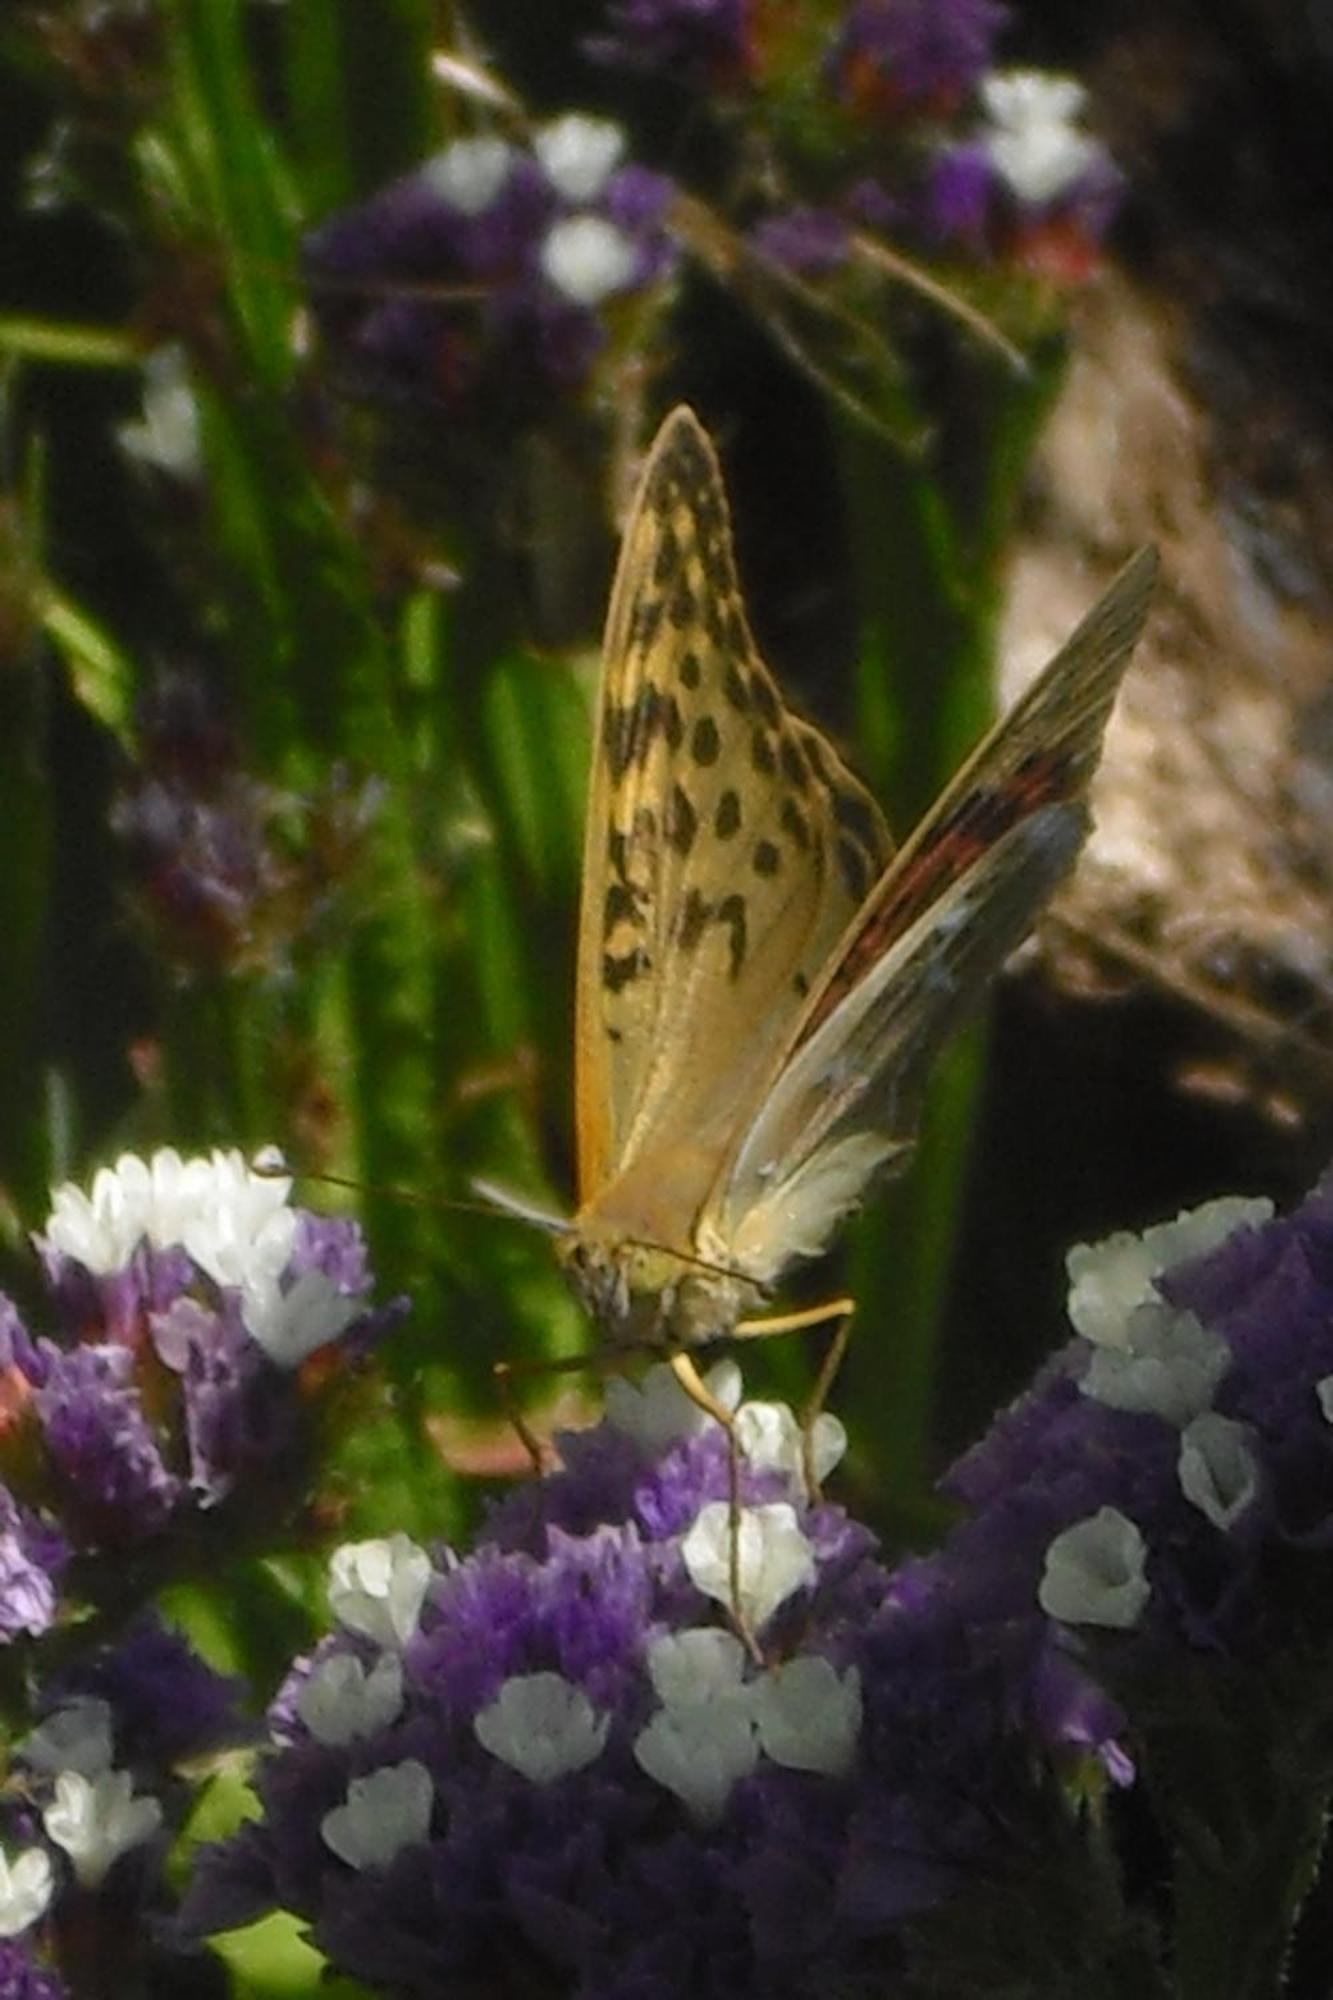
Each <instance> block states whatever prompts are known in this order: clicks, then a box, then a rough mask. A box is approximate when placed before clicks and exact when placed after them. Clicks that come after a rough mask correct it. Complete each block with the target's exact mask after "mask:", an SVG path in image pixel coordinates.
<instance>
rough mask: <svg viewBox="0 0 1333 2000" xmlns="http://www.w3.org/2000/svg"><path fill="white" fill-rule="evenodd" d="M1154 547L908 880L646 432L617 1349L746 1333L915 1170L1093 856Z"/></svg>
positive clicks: (596, 1147) (1079, 639)
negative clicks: (1042, 923) (949, 1060)
mask: <svg viewBox="0 0 1333 2000" xmlns="http://www.w3.org/2000/svg"><path fill="white" fill-rule="evenodd" d="M1154 572H1155V558H1154V557H1153V555H1152V553H1151V552H1150V551H1146V550H1145V551H1141V552H1140V554H1139V556H1137V557H1136V558H1134V560H1133V561H1132V562H1131V563H1130V564H1129V565H1128V566H1127V568H1126V569H1125V570H1124V571H1123V572H1122V574H1121V576H1120V577H1119V578H1118V579H1117V581H1116V583H1115V584H1114V585H1113V586H1112V588H1111V590H1110V592H1108V594H1107V596H1106V597H1105V598H1104V599H1103V601H1102V603H1101V604H1100V605H1099V606H1098V607H1097V608H1096V609H1095V610H1094V611H1093V612H1092V613H1091V614H1090V615H1089V617H1088V618H1087V619H1085V621H1084V623H1083V624H1082V625H1081V626H1080V627H1079V630H1078V631H1077V632H1076V633H1075V634H1074V636H1073V638H1072V639H1071V640H1070V641H1069V643H1068V645H1066V646H1065V647H1064V648H1063V649H1062V650H1061V652H1060V653H1059V654H1058V655H1057V656H1056V658H1055V660H1054V661H1053V662H1052V663H1051V665H1050V666H1049V667H1048V668H1047V669H1046V671H1045V673H1044V674H1043V675H1042V676H1041V677H1040V678H1039V680H1038V681H1037V682H1036V683H1035V684H1034V686H1033V687H1032V688H1031V689H1030V690H1029V692H1028V694H1027V695H1025V696H1024V697H1023V699H1022V700H1021V701H1020V702H1019V704H1018V705H1017V707H1016V708H1015V709H1014V710H1013V711H1011V713H1010V715H1009V716H1007V717H1006V718H1005V719H1004V721H1003V722H1002V723H1001V724H1000V725H999V726H998V727H997V728H996V729H995V730H994V731H992V733H991V735H990V736H989V737H987V738H986V739H985V741H984V742H983V743H982V744H981V746H980V747H979V748H978V750H977V751H976V752H975V753H974V754H973V756H972V757H971V758H970V759H969V760H968V762H967V763H966V764H965V765H964V767H963V769H962V770H961V771H960V772H959V774H958V776H957V777H956V778H955V779H954V780H953V782H952V783H951V784H950V785H949V786H948V787H947V788H946V790H945V792H944V794H943V796H942V797H941V799H940V801H939V802H938V804H937V805H936V806H935V807H934V808H933V810H932V811H931V812H930V813H929V814H927V816H926V818H925V820H923V822H922V823H921V825H920V826H919V827H918V828H917V830H916V832H915V833H914V834H913V835H912V837H911V838H910V839H909V840H908V841H907V842H906V844H905V845H904V846H903V848H902V849H901V850H899V852H898V853H897V854H896V855H895V854H894V850H893V843H892V841H891V839H890V837H889V833H888V830H887V828H886V826H885V824H884V821H883V818H882V816H881V814H880V812H879V809H878V807H877V806H876V804H875V802H874V800H873V799H872V798H871V796H870V794H869V793H868V792H867V791H866V790H865V788H864V787H863V786H862V785H861V784H860V783H859V781H858V780H857V779H856V778H855V777H854V776H853V775H852V774H851V772H850V771H848V770H847V768H846V767H845V766H844V765H843V764H842V762H841V760H840V759H839V758H838V756H837V754H836V752H835V751H834V750H833V748H832V746H831V745H830V744H829V743H828V742H827V741H826V740H825V739H824V738H823V736H821V735H820V733H819V731H818V730H816V729H815V728H814V727H813V726H812V725H811V724H809V723H807V722H805V721H804V720H802V719H801V718H800V717H798V716H796V715H794V714H793V713H792V712H791V711H790V710H789V708H788V707H787V705H786V702H785V701H784V699H783V697H782V694H781V692H780V690H779V689H778V687H777V684H776V682H775V681H774V680H773V678H772V676H771V674H770V673H769V672H768V669H767V668H766V667H765V665H764V663H763V661H762V660H761V659H760V657H759V654H758V651H757V649H756V647H755V645H754V641H753V639H752V638H751V636H750V632H749V627H748V623H747V620H746V617H745V612H744V607H743V604H742V602H741V596H740V589H739V584H738V581H737V576H736V569H735V562H734V558H733V555H732V548H731V536H730V528H729V521H728V513H727V504H726V497H725V493H724V489H723V486H722V480H721V474H720V471H719V468H718V465H717V460H716V457H715V455H714V453H713V450H712V447H711V445H710V444H709V442H708V439H707V437H706V436H705V434H704V432H703V431H702V430H701V428H700V426H699V424H698V422H697V421H696V419H695V418H694V417H693V416H692V414H691V413H690V412H689V411H688V410H683V409H681V410H677V411H675V412H674V413H673V414H672V415H671V416H670V417H668V418H667V420H666V422H665V423H664V425H663V426H662V429H661V431H660V432H659V434H658V437H657V440H656V442H655V444H654V445H653V448H652V450H651V452H650V454H649V457H648V461H647V464H646V467H645V470H644V473H643V477H642V480H641V483H640V486H639V490H638V494H637V497H636V499H635V502H634V504H633V507H632V509H631V513H630V518H629V523H628V526H627V528H626V532H625V539H624V543H623V546H622V551H621V557H620V565H619V569H618V572H617V579H616V584H615V588H614V590H613V593H612V600H611V608H610V612H609V615H608V619H607V630H606V639H605V644H604V652H603V677H602V686H601V693H600V698H599V708H598V723H597V735H596V739H595V744H594V762H593V782H592V787H591V794H590V800H589V809H588V821H587V832H586V844H585V854H584V877H583V900H582V911H581V917H580V935H579V958H578V992H577V1028H576V1036H577V1039H576V1101H577V1126H578V1156H579V1193H580V1202H579V1208H578V1212H577V1214H576V1215H575V1217H574V1219H573V1222H572V1223H571V1224H570V1225H569V1227H568V1230H567V1232H566V1234H565V1235H564V1236H563V1238H562V1239H561V1243H560V1255H561V1258H562V1261H563V1263H564V1264H565V1267H566V1269H567V1271H568V1273H569V1276H570V1278H571V1280H572V1282H573V1284H574V1286H575V1289H576V1290H577V1291H578V1293H579V1295H580V1296H581V1297H582V1298H583V1300H584V1302H585V1303H586V1305H587V1306H588V1309H589V1310H590V1312H591V1313H592V1316H593V1318H594V1320H595V1321H596V1323H597V1325H598V1328H599V1330H600V1332H601V1333H602V1335H603V1338H604V1339H605V1340H606V1341H607V1342H608V1344H610V1345H612V1346H613V1347H616V1348H621V1349H624V1348H634V1347H650V1348H656V1349H659V1350H666V1351H674V1352H682V1351H685V1350H688V1349H690V1348H692V1347H697V1346H700V1345H703V1344H706V1343H707V1342H709V1341H712V1340H715V1339H718V1338H720V1337H722V1336H724V1335H726V1334H728V1333H730V1332H732V1331H734V1330H735V1328H736V1326H737V1323H738V1321H741V1320H743V1319H747V1318H748V1317H749V1316H750V1315H751V1314H753V1313H754V1312H755V1311H756V1310H757V1308H759V1307H760V1306H761V1305H762V1304H763V1303H764V1301H765V1299H766V1298H767V1297H768V1295H769V1291H770V1288H771V1286H772V1285H773V1284H774V1283H775V1282H776V1281H777V1279H778V1278H779V1277H780V1276H781V1274H782V1272H783V1270H784V1269H785V1268H786V1266H787V1265H788V1264H790V1263H792V1262H793V1261H795V1260H796V1259H798V1258H803V1257H810V1256H813V1255H815V1254H817V1253H818V1252H819V1251H820V1250H822V1249H823V1248H824V1247H825V1245H826V1244H827V1243H828V1241H829V1239H830V1238H831V1236H832V1234H833V1232H834V1231H835V1229H836V1228H837V1226H838V1224H839V1222H840V1221H841V1219H842V1218H843V1217H844V1216H845V1215H846V1214H847V1212H848V1211H849V1210H850V1209H852V1208H853V1207H855V1206H856V1205H857V1203H858V1202H859V1201H860V1200H861V1199H862V1198H863V1196H864V1194H865V1191H866V1188H867V1187H868V1185H869V1184H870V1182H871V1181H872V1179H874V1178H875V1177H876V1176H877V1175H883V1174H885V1173H888V1172H894V1171H898V1170H900V1169H901V1168H902V1167H903V1166H904V1165H905V1164H906V1162H907V1160H908V1159H909V1158H910V1155H911V1150H912V1144H913V1134H914V1130H915V1125H916V1121H917V1116H918V1112H919V1106H920V1099H921V1095H922V1091H923V1088H924V1083H925V1078H926V1074H927V1071H928V1069H929V1066H930V1063H931V1061H932V1059H933V1057H934V1056H935V1054H936V1053H937V1052H938V1049H939V1047H940V1045H941V1044H942V1042H943V1041H944V1040H945V1039H946V1038H947V1037H948V1035H949V1034H950V1033H951V1032H952V1031H953V1029H954V1027H955V1026H956V1025H957V1023H958V1022H959V1020H960V1019H961V1018H963V1016H964V1015H965V1014H966V1013H967V1012H968V1011H970V1010H971V1008H972V1007H973V1006H974V1005H975V1003H976V1001H977V1000H978V998H979V997H980V995H981V993H982V992H983V991H984V989H985V986H986V984H987V982H988V980H989V978H990V977H991V975H992V974H993V973H994V972H995V971H997V970H998V968H999V966H1000V965H1001V964H1002V963H1003V961H1004V959H1005V958H1006V957H1007V956H1008V955H1009V953H1010V951H1011V950H1012V949H1013V948H1014V947H1015V946H1016V945H1017V944H1018V943H1019V942H1020V940H1021V939H1022V937H1023V935H1024V934H1025V933H1026V931H1027V930H1028V928H1029V927H1030V925H1031V922H1032V919H1033V917H1034V915H1035V913H1036V911H1037V910H1038V909H1039V908H1040V907H1041V905H1042V903H1043V902H1044V901H1045V900H1046V898H1047V897H1048V895H1049V894H1050V892H1051V890H1052V889H1053V888H1054V886H1055V885H1056V883H1057V882H1058V881H1059V880H1060V878H1061V877H1062V876H1063V875H1064V874H1065V873H1066V872H1067V870H1068V869H1069V867H1070V866H1071V865H1072V863H1073V861H1074V859H1075V858H1076V856H1077V854H1078V850H1079V848H1080V846H1081V845H1082V842H1083V840H1084V838H1085V836H1086V832H1087V827H1088V815H1087V809H1086V805H1085V793H1086V789H1087V784H1088V781H1089V779H1090V777H1091V775H1092V772H1093V770H1094V769H1095V767H1096V764H1097V761H1098V758H1099V756H1100V751H1101V738H1102V732H1103V729H1104V725H1105V722H1106V718H1107V715H1108V714H1109V711H1110V707H1111V703H1112V701H1113V699H1114V696H1115V692H1116V688H1117V686H1118V684H1119V680H1120V676H1121V673H1122V671H1123V668H1124V666H1125V664H1126V662H1127V660H1128V658H1129V655H1130V652H1131V651H1132V648H1133V645H1134V641H1135V639H1136V638H1137V636H1138V632H1139V629H1140V627H1141V624H1142V621H1143V616H1144V613H1145V610H1146V606H1147V600H1148V595H1149V592H1150V590H1151V586H1152V580H1153V575H1154Z"/></svg>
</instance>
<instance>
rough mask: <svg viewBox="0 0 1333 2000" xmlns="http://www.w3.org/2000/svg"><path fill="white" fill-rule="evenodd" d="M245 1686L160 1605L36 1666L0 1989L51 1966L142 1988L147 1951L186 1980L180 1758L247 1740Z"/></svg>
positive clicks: (100, 1984)
mask: <svg viewBox="0 0 1333 2000" xmlns="http://www.w3.org/2000/svg"><path fill="white" fill-rule="evenodd" d="M93 1690H96V1691H95V1692H94V1691H93ZM241 1692H242V1690H241V1687H240V1684H239V1683H238V1682H235V1681H232V1680H228V1679H226V1678H225V1677H223V1676H221V1675H219V1674H216V1673H214V1672H213V1671H212V1670H211V1669H210V1668H209V1667H207V1666H206V1665H205V1663H204V1662H203V1661H202V1660H201V1659H200V1658H199V1657H198V1655H197V1654H195V1653H194V1652H193V1650H192V1649H191V1647H190V1646H189V1645H188V1644H187V1642H186V1641H185V1640H184V1638H183V1637H181V1635H180V1634H178V1633H176V1632H173V1631H171V1630H169V1629H168V1628H167V1627H166V1626H164V1625H163V1624H162V1623H161V1622H160V1621H159V1620H158V1619H157V1618H156V1617H155V1616H153V1615H151V1614H147V1615H144V1616H141V1617H140V1618H139V1619H138V1620H137V1621H136V1622H135V1623H134V1624H133V1625H132V1626H131V1628H130V1629H129V1630H128V1631H126V1632H125V1633H123V1634H122V1635H121V1636H120V1637H119V1638H117V1639H114V1640H107V1641H104V1642H102V1643H101V1644H97V1645H91V1644H90V1645H88V1646H87V1647H86V1648H85V1649H84V1651H83V1652H82V1653H81V1654H76V1656H75V1659H74V1661H73V1662H72V1663H71V1664H68V1665H67V1666H66V1667H64V1668H63V1669H62V1671H61V1673H60V1674H59V1675H55V1676H49V1677H42V1678H39V1679H38V1681H37V1682H36V1684H35V1686H34V1688H33V1690H32V1695H33V1703H34V1706H35V1710H36V1714H37V1716H38V1718H39V1719H38V1720H37V1721H36V1722H35V1724H34V1726H32V1727H31V1728H29V1729H28V1731H27V1733H26V1734H22V1735H20V1736H19V1737H18V1739H17V1740H16V1741H12V1742H11V1744H10V1746H9V1750H8V1761H9V1782H8V1784H7V1787H6V1792H5V1797H4V1799H3V1800H2V1801H0V1938H3V1939H5V1940H12V1941H13V1944H14V1949H13V1950H10V1949H9V1948H8V1946H7V1947H6V1948H5V1950H4V1951H3V1952H0V1993H5V1992H11V1991H12V1992H14V1993H16V1994H18V1993H32V1994H34V1995H37V1996H41V1995H46V1994H50V1995H53V1996H54V1995H57V1994H60V1993H63V1991H64V1987H63V1985H62V1984H61V1981H60V1978H59V1977H58V1975H57V1972H56V1971H54V1970H52V1969H51V1967H52V1966H54V1967H56V1968H58V1969H59V1972H60V1973H63V1974H64V1975H66V1976H67V1977H68V1979H69V1981H70V1985H71V1988H72V1990H73V1991H74V1992H88V1991H92V1990H96V1991H99V1992H139V1991H145V1990H148V1987H149V1985H150V1984H151V1983H152V1981H151V1979H150V1978H149V1977H148V1967H149V1964H150V1962H151V1964H152V1966H153V1968H154V1971H155V1973H156V1975H157V1977H159V1978H165V1980H166V1983H165V1984H164V1986H163V1988H162V1990H164V1991H174V1990H180V1988H179V1986H178V1985H175V1984H173V1983H172V1979H171V1976H170V1975H172V1974H173V1973H175V1972H176V1971H177V1970H178V1969H179V1959H178V1958H176V1957H175V1955H174V1950H173V1947H172V1946H171V1944H170V1943H169V1941H168V1940H167V1939H166V1937H165V1935H164V1934H161V1927H160V1922H159V1919H160V1917H161V1914H162V1912H163V1910H164V1908H165V1906H166V1900H167V1891H166V1888H165V1885H164V1883H163V1880H162V1876H161V1864H162V1860H163V1856H164V1853H165V1849H166V1837H167V1834H168V1832H169V1831H170V1830H172V1829H178V1828H179V1826H180V1825H181V1823H182V1822H183V1820H184V1818H185V1817H186V1814H187V1812H188V1810H189V1808H190V1806H191V1803H192V1801H193V1798H194V1788H193V1786H192V1784H191V1783H190V1782H189V1781H188V1780H186V1779H185V1778H184V1777H183V1776H182V1775H181V1774H180V1770H179V1765H180V1764H181V1762H182V1761H183V1760H186V1759H192V1758H198V1757H199V1756H200V1755H201V1753H205V1752H208V1751H214V1750H217V1749H220V1748H222V1747H224V1746H229V1745H230V1746H234V1745H236V1744H237V1743H239V1742H240V1741H241V1740H243V1738H244V1736H245V1735H246V1734H247V1733H248V1726H247V1725H246V1724H245V1723H244V1722H243V1721H242V1720H241V1717H240V1714H239V1706H238V1705H239V1701H240V1697H241ZM94 1967H95V1974H94V1973H93V1972H92V1968H94ZM5 1977H8V1978H9V1979H10V1980H11V1985H10V1986H5V1985H4V1983H3V1980H4V1978H5ZM25 1982H29V1983H25Z"/></svg>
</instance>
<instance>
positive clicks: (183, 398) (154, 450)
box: [116, 341, 202, 479]
mask: <svg viewBox="0 0 1333 2000" xmlns="http://www.w3.org/2000/svg"><path fill="white" fill-rule="evenodd" d="M143 377H144V381H143V416H142V418H140V419H138V420H137V421H131V422H130V423H126V424H118V425H117V426H116V436H117V437H118V438H119V440H120V443H121V446H122V447H123V449H124V450H125V451H127V452H128V453H129V454H130V456H131V457H132V458H137V459H141V460H142V461H143V462H144V463H145V464H146V465H155V466H156V467H157V468H158V469H159V471H162V472H170V473H173V474H175V476H176V477H177V478H179V479H194V478H196V477H197V476H198V473H199V470H200V465H201V462H202V461H201V454H200V445H199V405H198V404H197V402H196V401H195V396H194V390H193V388H192V387H191V384H190V371H189V362H188V360H187V357H186V353H185V349H184V348H183V347H182V346H180V344H179V343H178V342H175V341H173V342H171V343H170V344H169V345H168V346H166V347H155V348H154V349H153V351H152V353H151V354H150V355H149V356H148V358H147V359H146V360H145V362H144V365H143Z"/></svg>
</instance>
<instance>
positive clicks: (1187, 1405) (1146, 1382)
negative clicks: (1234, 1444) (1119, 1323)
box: [1079, 1299, 1231, 1425]
mask: <svg viewBox="0 0 1333 2000" xmlns="http://www.w3.org/2000/svg"><path fill="white" fill-rule="evenodd" d="M1230 1366H1231V1349H1230V1348H1229V1347H1228V1345H1227V1343H1226V1341H1225V1340H1224V1339H1223V1338H1222V1336H1221V1334H1220V1333H1214V1332H1213V1331H1212V1329H1211V1328H1210V1327H1206V1326H1204V1325H1203V1323H1202V1322H1201V1321H1200V1320H1198V1319H1196V1318H1195V1316H1194V1314H1193V1313H1189V1312H1177V1311H1176V1310H1175V1308H1174V1307H1173V1306H1168V1305H1166V1304H1164V1303H1163V1301H1162V1300H1160V1299H1157V1300H1154V1301H1153V1302H1151V1303H1149V1304H1147V1305H1141V1306H1139V1307H1138V1308H1137V1309H1136V1310H1135V1311H1134V1312H1133V1313H1131V1314H1130V1317H1129V1321H1128V1324H1127V1325H1126V1328H1125V1339H1124V1345H1123V1347H1096V1348H1094V1349H1093V1352H1092V1356H1091V1359H1090V1361H1089V1363H1088V1367H1087V1371H1086V1372H1085V1374H1084V1376H1083V1378H1082V1381H1081V1382H1080V1384H1079V1387H1080V1388H1081V1389H1082V1391H1083V1394H1084V1395H1085V1396H1090V1397H1092V1399H1093V1400H1094V1401H1095V1402H1098V1403H1105V1404H1107V1405H1108V1407H1109V1408H1111V1409H1113V1410H1135V1411H1138V1412H1140V1413H1141V1414H1144V1415H1150V1416H1156V1417H1162V1418H1164V1419H1165V1420H1166V1422H1167V1423H1171V1424H1178V1425H1185V1424H1187V1423H1189V1421H1190V1419H1191V1418H1192V1417H1196V1416H1198V1415H1199V1413H1200V1412H1201V1411H1203V1410H1206V1409H1207V1408H1208V1406H1209V1404H1210V1403H1211V1402H1212V1400H1213V1394H1214V1391H1215V1390H1216V1388H1217V1385H1218V1383H1219V1382H1220V1381H1221V1380H1222V1378H1223V1376H1224V1375H1225V1374H1226V1372H1227V1369H1228V1368H1229V1367H1230Z"/></svg>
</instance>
